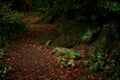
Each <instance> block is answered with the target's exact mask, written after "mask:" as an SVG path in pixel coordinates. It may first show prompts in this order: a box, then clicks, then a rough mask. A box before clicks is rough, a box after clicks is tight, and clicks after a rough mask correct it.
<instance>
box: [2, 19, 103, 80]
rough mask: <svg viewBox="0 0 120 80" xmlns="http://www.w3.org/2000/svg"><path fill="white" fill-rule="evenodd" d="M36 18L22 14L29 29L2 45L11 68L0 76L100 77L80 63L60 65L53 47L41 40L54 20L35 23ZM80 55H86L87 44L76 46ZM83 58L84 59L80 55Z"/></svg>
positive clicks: (16, 79) (20, 79) (28, 79)
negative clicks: (67, 65)
mask: <svg viewBox="0 0 120 80" xmlns="http://www.w3.org/2000/svg"><path fill="white" fill-rule="evenodd" d="M38 19H39V18H37V17H36V18H25V19H24V21H25V22H26V23H27V25H28V28H29V31H28V32H26V33H23V34H21V35H19V36H16V37H15V38H13V39H12V41H11V42H10V43H9V44H7V46H6V47H5V48H4V51H5V53H6V54H7V55H6V57H5V59H4V61H5V63H6V64H7V65H9V66H11V67H12V69H11V71H10V72H9V74H8V77H6V78H5V79H1V80H102V77H101V76H99V75H102V73H101V74H99V75H97V76H98V77H97V78H95V77H94V76H93V74H94V73H92V74H91V73H90V72H89V70H88V68H86V67H85V66H84V65H83V63H82V62H81V63H79V64H77V65H76V67H74V68H63V67H62V63H61V62H59V60H58V58H59V55H58V54H55V48H56V47H51V46H47V45H45V44H43V42H44V41H45V40H46V39H47V38H48V37H49V36H51V35H53V34H54V33H55V31H56V27H57V24H40V23H39V24H38V23H37V24H36V22H37V21H38ZM75 49H76V50H78V51H79V52H81V53H82V54H83V55H84V56H85V55H86V56H87V55H89V45H88V44H80V45H78V46H77V47H76V48H75ZM83 59H85V58H84V57H83Z"/></svg>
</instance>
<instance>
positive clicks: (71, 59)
mask: <svg viewBox="0 0 120 80" xmlns="http://www.w3.org/2000/svg"><path fill="white" fill-rule="evenodd" d="M56 53H57V54H59V55H60V56H61V57H60V58H59V60H60V61H61V62H62V63H63V67H66V68H69V67H72V68H73V67H75V66H76V64H77V63H78V62H79V61H80V53H79V52H78V51H71V50H67V49H64V50H62V49H57V50H56ZM76 60H77V61H76Z"/></svg>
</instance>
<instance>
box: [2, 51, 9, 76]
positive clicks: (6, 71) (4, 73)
mask: <svg viewBox="0 0 120 80" xmlns="http://www.w3.org/2000/svg"><path fill="white" fill-rule="evenodd" d="M3 56H4V53H3V52H2V50H0V78H3V77H5V75H7V73H8V72H9V70H10V69H11V67H7V66H6V65H5V64H4V63H3V61H2V59H3Z"/></svg>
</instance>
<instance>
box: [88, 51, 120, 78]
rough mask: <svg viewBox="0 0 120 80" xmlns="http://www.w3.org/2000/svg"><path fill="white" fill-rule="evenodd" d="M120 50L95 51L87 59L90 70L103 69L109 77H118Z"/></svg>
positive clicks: (119, 71) (119, 72) (119, 76)
mask: <svg viewBox="0 0 120 80" xmlns="http://www.w3.org/2000/svg"><path fill="white" fill-rule="evenodd" d="M119 56H120V52H113V53H111V54H109V55H108V54H105V53H96V54H92V56H91V58H90V59H89V60H88V63H89V64H90V67H89V69H90V70H91V71H97V72H98V71H103V72H104V73H105V74H106V75H107V76H108V77H110V78H111V79H115V80H119V79H120V65H119V64H120V63H119V62H120V59H119Z"/></svg>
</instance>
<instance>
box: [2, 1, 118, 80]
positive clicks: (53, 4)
mask: <svg viewBox="0 0 120 80" xmlns="http://www.w3.org/2000/svg"><path fill="white" fill-rule="evenodd" d="M1 2H2V3H1ZM9 3H10V4H11V5H10V6H9V7H8V6H6V4H9ZM3 4H5V5H4V6H3ZM21 5H22V6H21ZM6 7H7V8H6ZM10 8H11V9H12V10H17V11H30V12H37V13H38V15H40V16H41V17H42V19H41V22H46V23H53V22H64V24H63V26H61V27H59V28H58V32H57V35H55V36H57V38H56V39H55V40H53V41H52V43H51V41H50V40H49V41H48V42H46V45H49V44H50V43H51V44H52V45H55V46H56V45H57V46H58V45H59V46H63V47H70V48H71V47H74V46H75V45H76V44H79V43H90V44H92V47H91V49H93V50H94V52H93V54H92V55H91V59H90V63H91V64H92V65H90V70H92V71H103V72H104V73H105V74H106V75H108V76H109V75H112V78H113V79H116V80H118V79H119V78H120V77H119V76H120V73H119V72H120V68H119V62H120V61H119V57H118V56H119V53H120V52H119V50H116V48H117V44H118V43H119V41H120V28H119V26H120V23H119V21H120V1H119V0H65V1H64V0H52V1H51V0H29V1H28V0H10V1H7V0H6V1H0V47H2V46H3V45H4V44H5V43H6V42H8V40H9V39H10V38H11V37H12V36H13V35H14V34H17V33H19V32H22V31H24V30H26V28H25V24H24V23H23V22H22V19H21V14H19V13H18V12H17V13H16V12H14V11H11V10H10ZM67 21H72V23H69V22H67ZM114 50H116V52H115V53H113V51H114ZM61 54H64V53H61ZM65 54H67V58H69V57H70V55H72V57H75V58H76V52H73V53H72V54H71V53H69V52H65ZM68 55H69V57H68ZM64 56H66V55H64ZM75 58H71V59H70V60H68V61H67V60H66V57H62V58H61V61H65V63H66V64H67V66H69V65H70V66H73V67H74V66H75V61H74V59H75ZM88 62H89V60H88Z"/></svg>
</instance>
